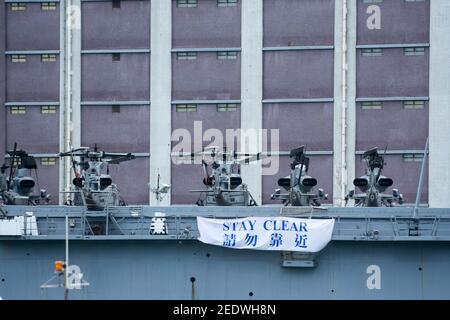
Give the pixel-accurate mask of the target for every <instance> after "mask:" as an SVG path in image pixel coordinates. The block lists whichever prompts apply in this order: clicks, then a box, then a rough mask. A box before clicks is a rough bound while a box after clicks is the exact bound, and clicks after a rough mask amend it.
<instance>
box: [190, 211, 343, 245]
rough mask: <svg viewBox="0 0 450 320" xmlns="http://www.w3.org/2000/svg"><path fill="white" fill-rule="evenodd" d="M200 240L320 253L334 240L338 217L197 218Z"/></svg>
mask: <svg viewBox="0 0 450 320" xmlns="http://www.w3.org/2000/svg"><path fill="white" fill-rule="evenodd" d="M197 226H198V230H199V232H200V237H199V239H198V240H200V241H201V242H204V243H208V244H212V245H216V246H222V247H228V248H234V249H255V250H279V251H301V252H318V251H320V250H322V249H323V248H324V247H325V246H326V245H327V244H328V242H330V240H331V235H332V233H333V228H334V219H298V218H288V217H248V218H242V219H208V218H203V217H197Z"/></svg>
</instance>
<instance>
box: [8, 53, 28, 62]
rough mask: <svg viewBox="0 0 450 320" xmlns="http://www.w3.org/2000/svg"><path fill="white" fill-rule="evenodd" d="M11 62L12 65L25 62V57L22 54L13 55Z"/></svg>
mask: <svg viewBox="0 0 450 320" xmlns="http://www.w3.org/2000/svg"><path fill="white" fill-rule="evenodd" d="M11 62H13V63H23V62H27V56H26V55H24V54H13V55H12V56H11Z"/></svg>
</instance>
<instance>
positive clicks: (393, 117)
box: [356, 102, 428, 150]
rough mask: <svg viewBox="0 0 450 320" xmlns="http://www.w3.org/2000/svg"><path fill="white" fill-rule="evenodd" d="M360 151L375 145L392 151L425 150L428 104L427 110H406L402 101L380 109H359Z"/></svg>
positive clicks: (359, 105)
mask: <svg viewBox="0 0 450 320" xmlns="http://www.w3.org/2000/svg"><path fill="white" fill-rule="evenodd" d="M356 136H357V137H358V139H357V141H356V149H357V150H365V149H369V148H372V147H375V146H378V147H379V148H380V149H384V148H385V146H386V144H387V145H388V148H389V149H390V150H402V149H403V150H407V149H414V150H417V149H418V150H421V149H423V148H424V147H425V142H426V140H427V137H428V103H425V108H424V109H404V108H403V103H402V102H383V108H382V109H380V110H372V109H366V110H363V109H361V104H360V103H358V104H357V108H356Z"/></svg>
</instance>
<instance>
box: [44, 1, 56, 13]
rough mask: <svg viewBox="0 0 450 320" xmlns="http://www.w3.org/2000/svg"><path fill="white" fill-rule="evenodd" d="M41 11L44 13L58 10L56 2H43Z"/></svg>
mask: <svg viewBox="0 0 450 320" xmlns="http://www.w3.org/2000/svg"><path fill="white" fill-rule="evenodd" d="M41 10H43V11H50V10H56V2H42V3H41Z"/></svg>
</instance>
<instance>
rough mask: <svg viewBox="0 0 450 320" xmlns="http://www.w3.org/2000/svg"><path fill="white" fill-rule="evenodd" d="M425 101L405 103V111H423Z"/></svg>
mask: <svg viewBox="0 0 450 320" xmlns="http://www.w3.org/2000/svg"><path fill="white" fill-rule="evenodd" d="M423 108H425V101H403V109H423Z"/></svg>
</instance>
